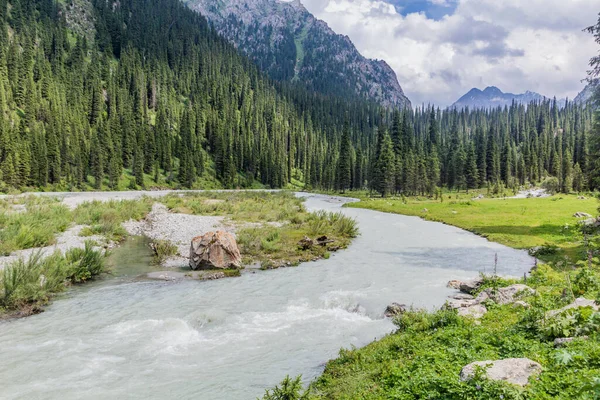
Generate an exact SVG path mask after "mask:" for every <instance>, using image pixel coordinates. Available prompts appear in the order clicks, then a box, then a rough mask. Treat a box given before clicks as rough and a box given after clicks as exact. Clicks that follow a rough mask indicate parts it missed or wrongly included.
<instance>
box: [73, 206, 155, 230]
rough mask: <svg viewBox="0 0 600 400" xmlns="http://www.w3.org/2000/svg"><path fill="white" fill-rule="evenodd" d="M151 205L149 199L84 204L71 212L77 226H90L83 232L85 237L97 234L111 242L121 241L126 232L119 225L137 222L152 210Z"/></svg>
mask: <svg viewBox="0 0 600 400" xmlns="http://www.w3.org/2000/svg"><path fill="white" fill-rule="evenodd" d="M152 203H153V201H152V200H151V199H149V198H144V199H142V200H123V201H116V200H111V201H107V202H102V201H92V202H86V203H83V204H81V205H79V206H78V207H77V208H76V209H75V210H74V211H73V217H74V219H75V222H76V223H77V224H81V225H89V226H90V228H89V229H87V230H86V232H84V233H85V234H87V235H96V234H98V235H104V236H105V237H107V238H109V239H111V240H122V239H124V238H125V236H126V235H127V232H126V231H125V229H124V228H123V227H122V226H121V224H122V223H123V222H125V221H129V220H131V219H132V220H136V221H137V220H140V219H142V218H144V217H145V216H146V215H147V214H148V213H149V212H150V210H151V209H152Z"/></svg>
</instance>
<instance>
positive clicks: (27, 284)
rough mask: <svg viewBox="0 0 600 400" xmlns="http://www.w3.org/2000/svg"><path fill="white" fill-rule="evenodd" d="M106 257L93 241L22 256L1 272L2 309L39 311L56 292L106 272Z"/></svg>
mask: <svg viewBox="0 0 600 400" xmlns="http://www.w3.org/2000/svg"><path fill="white" fill-rule="evenodd" d="M104 265H105V264H104V257H103V255H102V253H101V252H100V251H97V250H94V249H93V247H92V244H91V243H90V242H88V243H86V246H85V248H84V249H71V250H69V251H67V253H66V254H65V255H64V256H63V255H62V254H61V253H60V252H56V253H54V254H52V255H51V256H49V257H45V258H44V257H43V256H42V253H41V252H40V251H38V252H35V253H34V254H32V255H31V256H30V257H29V258H28V259H27V260H24V259H19V260H17V261H15V262H13V263H11V264H10V265H8V266H7V267H6V268H5V269H4V270H2V271H0V309H2V310H4V311H17V310H18V311H21V313H22V314H24V315H29V314H32V313H35V312H38V311H39V310H40V309H41V307H42V306H43V305H44V304H46V303H47V302H48V301H49V300H50V299H51V297H52V296H53V295H55V294H56V293H59V292H61V291H63V290H64V289H65V287H66V286H67V285H68V284H70V283H81V282H85V281H88V280H90V279H93V278H94V277H95V276H97V275H99V274H100V273H102V272H103V271H104Z"/></svg>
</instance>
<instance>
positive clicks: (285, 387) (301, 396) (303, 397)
mask: <svg viewBox="0 0 600 400" xmlns="http://www.w3.org/2000/svg"><path fill="white" fill-rule="evenodd" d="M262 400H308V391H303V389H302V377H301V376H298V377H296V378H295V379H292V378H290V377H289V375H288V376H286V377H285V379H284V380H283V381H281V383H280V384H279V386H275V387H274V388H273V389H272V391H271V390H267V391H266V392H265V395H264V396H263V398H262Z"/></svg>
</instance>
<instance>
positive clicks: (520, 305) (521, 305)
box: [513, 300, 531, 308]
mask: <svg viewBox="0 0 600 400" xmlns="http://www.w3.org/2000/svg"><path fill="white" fill-rule="evenodd" d="M513 307H523V308H529V307H531V306H530V305H529V303H526V302H524V301H523V300H519V301H515V302H514V303H513Z"/></svg>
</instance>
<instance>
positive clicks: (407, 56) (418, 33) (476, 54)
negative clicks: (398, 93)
mask: <svg viewBox="0 0 600 400" xmlns="http://www.w3.org/2000/svg"><path fill="white" fill-rule="evenodd" d="M301 1H302V3H303V4H304V6H305V7H306V8H307V9H308V11H310V12H311V13H312V14H314V15H315V16H316V17H317V18H319V19H322V20H324V21H325V22H327V23H328V25H329V26H330V27H331V28H332V29H333V30H334V31H335V32H337V33H340V34H344V35H348V36H349V37H350V39H351V40H352V41H353V42H354V44H355V45H356V47H357V48H358V50H359V51H360V52H361V53H362V54H363V55H364V56H366V57H368V58H375V59H382V60H385V61H386V62H387V63H388V64H389V65H390V66H391V67H392V68H393V69H394V71H395V72H396V75H397V76H398V81H399V82H400V85H401V86H402V88H403V89H404V92H405V93H406V95H407V96H408V97H409V99H410V100H411V101H412V103H413V106H417V105H420V104H421V103H432V104H436V105H439V106H441V107H444V106H448V105H451V104H452V103H453V102H454V101H456V100H458V98H459V97H461V96H462V95H463V94H465V93H467V92H468V91H469V90H470V89H471V88H473V87H477V88H480V89H484V88H485V87H487V86H497V87H498V88H500V89H501V90H502V91H504V92H512V93H523V92H525V91H526V90H531V91H534V92H538V93H540V94H542V95H544V96H548V97H552V96H556V97H557V98H564V97H568V98H570V99H572V98H574V97H575V96H576V95H577V93H579V91H581V90H582V89H583V87H584V86H585V84H584V83H582V82H581V80H582V79H584V78H585V77H586V71H587V69H588V62H589V59H590V58H591V57H592V56H594V55H595V54H597V53H598V51H599V50H600V46H598V45H597V44H596V43H595V42H594V40H593V37H592V36H591V35H589V34H588V33H586V32H583V29H584V28H585V27H587V26H590V25H593V24H594V23H595V22H596V21H597V20H598V13H600V0H301Z"/></svg>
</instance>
